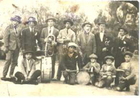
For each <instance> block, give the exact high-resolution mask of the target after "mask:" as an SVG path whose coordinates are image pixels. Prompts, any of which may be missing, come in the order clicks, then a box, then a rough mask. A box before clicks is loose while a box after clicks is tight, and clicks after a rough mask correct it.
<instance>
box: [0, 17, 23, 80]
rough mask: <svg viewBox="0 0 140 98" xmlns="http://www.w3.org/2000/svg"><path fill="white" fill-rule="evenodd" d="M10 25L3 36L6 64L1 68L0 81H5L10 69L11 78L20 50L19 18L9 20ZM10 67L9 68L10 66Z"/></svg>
mask: <svg viewBox="0 0 140 98" xmlns="http://www.w3.org/2000/svg"><path fill="white" fill-rule="evenodd" d="M11 22H12V23H11V24H10V25H9V26H8V27H7V28H6V30H5V34H4V46H5V53H6V62H5V65H4V68H3V77H2V78H1V79H2V80H6V79H7V78H6V76H7V72H8V70H9V68H10V67H11V69H10V73H9V74H10V78H12V77H13V73H14V69H15V66H16V65H17V59H18V55H19V49H20V32H21V28H20V26H19V24H20V23H21V17H20V16H15V17H12V18H11ZM10 65H11V66H10Z"/></svg>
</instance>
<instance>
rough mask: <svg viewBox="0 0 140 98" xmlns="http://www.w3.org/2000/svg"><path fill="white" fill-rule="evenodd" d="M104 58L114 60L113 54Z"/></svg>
mask: <svg viewBox="0 0 140 98" xmlns="http://www.w3.org/2000/svg"><path fill="white" fill-rule="evenodd" d="M104 59H105V61H106V60H107V59H111V60H112V61H114V57H113V56H106V57H105V58H104Z"/></svg>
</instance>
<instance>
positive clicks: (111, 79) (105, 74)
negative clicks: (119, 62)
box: [96, 56, 116, 89]
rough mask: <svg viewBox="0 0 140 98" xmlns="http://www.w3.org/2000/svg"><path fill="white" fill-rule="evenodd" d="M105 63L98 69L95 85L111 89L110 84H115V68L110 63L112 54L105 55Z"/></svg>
mask: <svg viewBox="0 0 140 98" xmlns="http://www.w3.org/2000/svg"><path fill="white" fill-rule="evenodd" d="M105 61H106V64H104V65H103V66H102V68H101V70H100V81H99V83H97V84H96V86H97V87H100V88H102V87H106V88H108V89H111V86H113V85H115V77H116V68H115V66H114V65H113V64H112V63H113V61H114V57H113V56H106V57H105Z"/></svg>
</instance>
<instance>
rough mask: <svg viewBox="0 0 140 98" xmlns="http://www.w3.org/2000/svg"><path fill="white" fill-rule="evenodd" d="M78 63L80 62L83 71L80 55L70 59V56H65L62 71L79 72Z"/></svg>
mask: <svg viewBox="0 0 140 98" xmlns="http://www.w3.org/2000/svg"><path fill="white" fill-rule="evenodd" d="M76 62H78V67H79V69H81V65H82V59H81V56H80V55H79V54H77V53H74V54H73V56H72V57H69V56H68V54H65V55H63V57H62V59H61V61H60V65H61V68H62V70H66V69H69V70H77V68H76Z"/></svg>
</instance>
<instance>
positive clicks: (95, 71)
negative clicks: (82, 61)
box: [83, 54, 100, 85]
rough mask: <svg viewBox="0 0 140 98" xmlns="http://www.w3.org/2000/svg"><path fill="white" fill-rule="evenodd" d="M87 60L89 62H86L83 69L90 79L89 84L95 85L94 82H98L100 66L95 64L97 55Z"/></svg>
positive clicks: (92, 55)
mask: <svg viewBox="0 0 140 98" xmlns="http://www.w3.org/2000/svg"><path fill="white" fill-rule="evenodd" d="M89 58H90V62H88V63H87V64H86V65H85V66H84V67H83V69H84V70H87V71H88V73H89V74H90V77H91V83H92V85H95V83H96V82H99V72H100V64H99V63H98V62H97V58H98V57H97V55H95V54H91V55H90V56H89Z"/></svg>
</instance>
